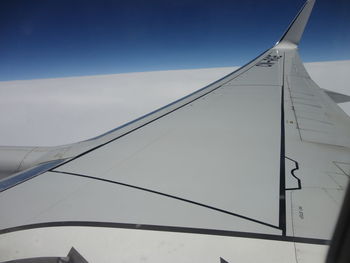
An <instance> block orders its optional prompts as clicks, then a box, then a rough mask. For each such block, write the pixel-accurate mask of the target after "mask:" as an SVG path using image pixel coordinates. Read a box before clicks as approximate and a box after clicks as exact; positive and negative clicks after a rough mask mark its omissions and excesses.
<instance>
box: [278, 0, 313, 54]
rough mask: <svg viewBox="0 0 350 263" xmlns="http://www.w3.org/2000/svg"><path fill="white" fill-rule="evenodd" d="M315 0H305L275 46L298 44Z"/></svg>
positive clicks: (290, 46) (289, 46)
mask: <svg viewBox="0 0 350 263" xmlns="http://www.w3.org/2000/svg"><path fill="white" fill-rule="evenodd" d="M315 2H316V0H307V1H306V2H305V3H304V5H303V6H302V8H301V9H300V10H299V12H298V14H297V15H296V16H295V18H294V19H293V21H292V22H291V23H290V25H289V27H288V28H287V30H286V31H285V33H284V34H283V35H282V37H281V39H280V40H279V41H278V42H277V43H276V45H275V46H279V47H285V48H296V47H297V46H298V45H299V42H300V39H301V37H302V35H303V32H304V29H305V26H306V24H307V22H308V20H309V17H310V15H311V12H312V9H313V7H314V4H315Z"/></svg>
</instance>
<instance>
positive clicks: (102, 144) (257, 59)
mask: <svg viewBox="0 0 350 263" xmlns="http://www.w3.org/2000/svg"><path fill="white" fill-rule="evenodd" d="M272 49H273V48H271V49H268V50H267V51H265V52H263V53H262V54H260V55H259V56H258V57H256V58H254V59H253V60H251V61H250V62H248V63H247V64H246V65H244V66H242V67H241V68H239V69H237V70H235V71H234V72H232V73H230V74H228V75H227V76H225V77H223V78H222V79H220V80H218V81H215V82H213V83H211V84H209V85H208V86H205V87H204V88H201V89H199V90H197V91H195V92H193V93H191V94H189V95H187V96H185V97H183V98H180V99H179V100H176V101H174V102H172V103H170V104H168V105H166V106H164V107H161V108H159V109H157V110H155V111H152V112H150V113H148V114H146V115H144V116H141V117H139V118H137V119H135V120H133V121H131V122H128V123H126V124H124V125H122V126H120V127H118V128H116V129H114V130H111V131H109V132H107V133H105V134H102V135H100V136H98V137H95V138H92V139H90V140H94V139H98V138H101V137H103V136H105V135H108V134H110V133H112V132H114V131H117V130H119V129H121V128H124V127H127V126H129V125H131V124H133V123H135V122H137V121H140V120H142V119H145V118H147V117H149V116H151V115H153V114H155V113H157V112H159V111H161V110H163V109H165V108H168V107H170V106H172V105H174V104H176V103H179V102H181V101H183V100H184V99H186V98H189V97H191V96H193V95H195V94H196V93H198V92H200V91H203V90H205V89H207V88H209V87H210V86H212V85H214V84H215V83H217V82H219V81H222V80H224V79H225V78H228V77H229V76H230V75H232V74H234V73H236V72H238V71H240V70H243V69H244V67H247V66H248V65H249V64H251V63H253V62H254V61H255V63H253V64H252V65H251V66H250V67H247V68H246V69H245V70H244V71H242V72H240V73H239V74H238V75H237V76H235V77H234V78H233V79H235V78H237V77H239V76H240V75H242V74H244V73H245V72H246V71H248V70H250V69H251V68H253V67H254V66H255V65H256V64H257V63H258V62H259V58H260V57H264V56H265V55H267V54H269V52H270V53H271V51H272ZM233 79H228V80H227V81H226V82H224V83H222V84H221V85H219V86H218V87H216V88H214V89H211V90H209V91H208V92H206V93H204V94H202V95H200V96H198V97H195V98H193V99H192V100H190V101H188V102H186V103H184V104H182V105H179V106H178V107H176V108H175V109H172V110H170V111H168V112H165V113H164V114H162V115H160V116H158V117H156V118H154V119H150V120H149V121H148V122H146V123H144V124H141V125H140V126H137V127H135V128H133V129H132V130H130V131H126V132H125V133H122V134H120V135H119V136H117V137H115V138H112V139H110V140H108V141H107V142H103V143H101V144H99V145H97V146H95V147H93V148H91V149H89V150H87V151H85V152H82V153H81V154H78V155H77V156H75V157H73V158H71V159H69V160H67V161H65V162H63V163H61V164H59V165H57V166H56V167H54V168H52V169H51V170H50V171H53V170H54V169H56V168H58V167H60V166H62V165H65V164H66V163H69V162H71V161H73V160H75V159H78V158H79V157H81V156H83V155H85V154H87V153H89V152H91V151H94V150H96V149H98V148H100V147H102V146H104V145H106V144H109V143H111V142H113V141H115V140H117V139H119V138H121V137H123V136H125V135H127V134H129V133H131V132H133V131H136V130H138V129H140V128H142V127H144V126H146V125H148V124H150V123H152V122H154V121H156V120H158V119H160V118H162V117H165V116H167V115H168V114H170V113H172V112H175V111H176V110H178V109H180V108H183V107H185V106H187V105H188V104H190V103H192V102H194V101H196V100H198V99H200V98H202V97H204V96H206V95H208V94H210V93H212V92H214V91H215V90H217V89H219V88H221V87H222V86H223V85H225V84H226V83H227V82H229V81H232V80H233ZM88 141H89V140H88Z"/></svg>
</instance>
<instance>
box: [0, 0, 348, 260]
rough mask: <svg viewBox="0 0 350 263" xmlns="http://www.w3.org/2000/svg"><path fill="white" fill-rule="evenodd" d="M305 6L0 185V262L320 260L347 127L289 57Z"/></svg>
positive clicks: (340, 191)
mask: <svg viewBox="0 0 350 263" xmlns="http://www.w3.org/2000/svg"><path fill="white" fill-rule="evenodd" d="M313 5H314V0H309V1H307V2H306V3H305V5H304V6H303V8H302V9H301V11H300V12H299V14H298V15H297V17H296V18H295V19H294V21H293V22H292V24H291V25H290V27H289V28H288V30H287V31H286V33H285V34H284V35H283V37H282V39H281V40H280V41H279V42H278V43H277V44H276V45H275V46H274V47H272V48H271V49H269V50H267V51H266V52H264V53H263V54H261V55H259V56H258V57H257V58H255V59H253V60H252V61H251V62H249V63H248V64H246V65H245V66H243V67H241V68H240V69H238V70H237V71H234V72H232V73H231V74H229V75H227V76H225V77H223V78H222V79H219V80H218V81H216V82H214V83H212V84H210V85H208V86H206V87H204V88H202V89H200V90H198V91H196V92H194V93H192V94H190V95H188V96H186V97H184V98H182V99H180V100H178V101H175V102H173V103H171V104H169V105H167V106H165V107H163V108H160V109H158V110H156V111H154V112H152V113H150V114H148V115H146V116H143V117H141V118H139V119H137V120H135V121H133V122H130V123H128V124H126V125H124V126H121V127H119V128H117V129H115V130H112V131H110V132H108V133H106V134H103V135H101V136H99V137H96V138H93V139H91V140H88V141H84V142H81V143H78V144H73V145H69V146H64V147H61V148H57V149H56V150H55V152H54V153H51V155H50V156H55V158H53V157H52V160H51V161H50V162H43V163H41V164H39V165H37V166H35V167H34V168H31V169H28V170H26V171H24V172H21V173H18V174H16V175H14V176H11V177H8V178H5V179H4V180H2V181H1V182H0V189H1V193H0V211H1V213H0V249H1V250H0V251H1V253H0V259H1V260H2V261H6V260H13V259H19V258H33V257H49V256H50V257H52V256H56V257H58V256H64V255H66V254H67V253H68V251H69V249H70V248H71V247H74V248H75V249H76V251H78V252H79V253H80V254H81V255H82V256H83V257H84V258H86V259H87V260H89V261H90V260H91V262H111V261H113V262H115V261H123V260H125V261H132V262H134V261H147V260H149V261H152V262H154V261H156V262H158V261H159V262H160V261H162V262H164V261H174V262H175V261H176V262H179V261H183V262H187V261H188V262H193V261H201V262H219V261H220V262H242V261H244V260H246V261H245V262H250V261H254V262H256V259H257V258H259V260H260V261H261V262H271V261H272V262H274V261H277V262H282V259H283V260H284V261H283V262H298V261H299V262H310V259H312V260H316V261H317V260H322V259H323V258H324V256H325V253H326V251H327V246H325V245H326V244H329V240H330V239H331V236H332V233H333V228H334V227H335V223H336V220H337V216H338V213H339V210H340V206H341V204H342V200H343V196H344V193H345V190H346V186H347V183H348V180H349V175H350V149H349V147H350V120H349V117H348V116H347V115H346V114H345V113H344V112H343V111H342V110H341V109H340V108H339V107H338V106H337V104H336V103H335V102H334V101H333V100H332V99H331V97H329V96H328V95H327V93H326V92H325V91H324V90H322V89H320V88H319V87H318V86H317V85H316V84H315V83H314V82H313V81H312V79H311V78H310V76H309V75H308V73H307V72H306V70H305V69H304V66H303V64H302V62H301V60H300V58H299V55H298V43H299V41H300V38H301V35H302V33H303V31H304V27H305V25H306V23H307V20H308V18H309V16H310V13H311V10H312V8H313ZM323 88H327V87H323ZM81 260H83V259H81ZM72 262H73V261H72ZM79 262H83V261H79Z"/></svg>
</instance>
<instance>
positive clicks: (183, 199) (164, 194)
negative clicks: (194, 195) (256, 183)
mask: <svg viewBox="0 0 350 263" xmlns="http://www.w3.org/2000/svg"><path fill="white" fill-rule="evenodd" d="M51 172H54V173H61V174H66V175H72V176H78V177H83V178H88V179H92V180H98V181H103V182H106V183H112V184H118V185H122V186H126V187H131V188H134V189H138V190H142V191H147V192H150V193H153V194H159V195H162V196H166V197H169V198H173V199H177V200H180V201H183V202H187V203H191V204H194V205H198V206H202V207H205V208H208V209H211V210H215V211H218V212H221V213H224V214H229V215H232V216H235V217H239V218H242V219H245V220H248V221H251V222H254V223H257V224H261V225H264V226H268V227H271V228H274V229H280V230H283V229H281V228H280V227H279V226H275V225H271V224H269V223H265V222H262V221H259V220H256V219H254V218H250V217H247V216H244V215H240V214H236V213H233V212H230V211H227V210H224V209H220V208H217V207H214V206H210V205H206V204H202V203H199V202H196V201H192V200H189V199H185V198H182V197H178V196H175V195H170V194H166V193H162V192H159V191H155V190H152V189H148V188H144V187H140V186H136V185H131V184H126V183H123V182H117V181H113V180H109V179H104V178H99V177H94V176H90V175H84V174H77V173H70V172H64V171H57V170H54V171H51Z"/></svg>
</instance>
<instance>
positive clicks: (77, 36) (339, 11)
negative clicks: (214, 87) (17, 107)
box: [0, 0, 350, 81]
mask: <svg viewBox="0 0 350 263" xmlns="http://www.w3.org/2000/svg"><path fill="white" fill-rule="evenodd" d="M303 3H304V1H303V0H288V1H287V0H259V1H257V0H241V1H235V0H231V1H229V0H213V1H210V0H208V1H203V0H202V1H197V0H176V1H174V0H162V1H152V0H149V1H144V0H143V1H136V0H128V1H87V0H85V1H77V0H69V1H68V0H57V1H48V0H45V1H44V0H30V1H29V0H22V1H19V0H2V1H1V2H0V37H1V39H0V81H3V80H19V79H35V78H52V77H66V76H80V75H96V74H111V73H123V72H138V71H153V70H172V69H190V68H207V67H226V66H237V65H242V64H244V63H246V62H247V61H249V60H250V59H252V58H254V57H255V56H256V55H258V54H259V53H260V52H262V51H264V50H266V49H267V48H269V47H271V46H272V45H273V44H274V43H275V42H276V41H277V40H278V39H279V37H280V36H281V35H282V33H283V32H284V30H285V29H286V28H287V26H288V25H289V23H290V21H291V20H292V19H293V17H294V16H295V14H296V13H297V11H298V10H299V8H300V7H301V6H302V5H303ZM349 14H350V1H348V0H332V1H330V0H318V1H317V2H316V5H315V8H314V12H313V14H312V17H311V20H310V21H309V25H308V27H307V29H306V31H305V34H304V37H303V40H302V43H301V45H300V52H301V55H302V58H303V60H304V61H305V62H310V61H327V60H342V59H350V48H349V47H350V30H349V28H350V16H349Z"/></svg>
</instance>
